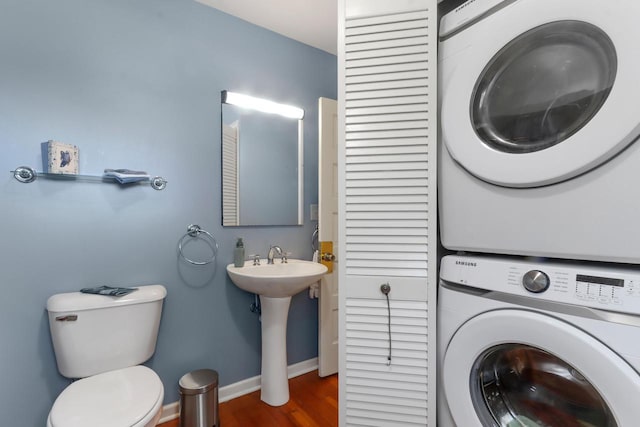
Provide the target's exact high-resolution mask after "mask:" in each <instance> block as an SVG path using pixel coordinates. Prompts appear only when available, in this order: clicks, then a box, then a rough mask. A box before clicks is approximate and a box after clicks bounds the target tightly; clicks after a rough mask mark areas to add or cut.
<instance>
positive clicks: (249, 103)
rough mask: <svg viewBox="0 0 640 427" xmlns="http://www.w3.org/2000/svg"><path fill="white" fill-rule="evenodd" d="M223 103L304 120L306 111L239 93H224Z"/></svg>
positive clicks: (225, 91)
mask: <svg viewBox="0 0 640 427" xmlns="http://www.w3.org/2000/svg"><path fill="white" fill-rule="evenodd" d="M222 102H224V103H225V104H232V105H237V106H238V107H243V108H250V109H252V110H257V111H262V112H263V113H270V114H279V115H281V116H284V117H289V118H292V119H298V120H302V118H303V117H304V110H303V109H302V108H298V107H294V106H293V105H286V104H279V103H277V102H273V101H269V100H268V99H263V98H256V97H254V96H249V95H244V94H241V93H237V92H229V91H228V90H224V91H222Z"/></svg>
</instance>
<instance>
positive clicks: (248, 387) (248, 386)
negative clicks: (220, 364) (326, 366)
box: [159, 357, 318, 424]
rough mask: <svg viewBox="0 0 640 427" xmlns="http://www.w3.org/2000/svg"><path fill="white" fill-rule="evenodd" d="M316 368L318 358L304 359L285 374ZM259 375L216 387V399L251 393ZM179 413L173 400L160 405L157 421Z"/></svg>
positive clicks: (225, 399) (257, 387)
mask: <svg viewBox="0 0 640 427" xmlns="http://www.w3.org/2000/svg"><path fill="white" fill-rule="evenodd" d="M316 369H318V358H317V357H314V358H313V359H309V360H304V361H302V362H299V363H294V364H293V365H289V366H288V367H287V376H288V377H289V378H295V377H297V376H300V375H304V374H306V373H308V372H311V371H314V370H316ZM260 378H261V377H260V375H256V376H255V377H251V378H247V379H246V380H242V381H238V382H237V383H233V384H229V385H226V386H224V387H220V388H219V389H218V400H219V401H220V403H222V402H226V401H228V400H231V399H235V398H236V397H240V396H244V395H245V394H249V393H252V392H254V391H256V390H260ZM179 415H180V402H173V403H169V404H166V405H164V406H163V407H162V418H160V421H159V423H160V424H162V423H166V422H167V421H171V420H175V419H176V418H178V416H179Z"/></svg>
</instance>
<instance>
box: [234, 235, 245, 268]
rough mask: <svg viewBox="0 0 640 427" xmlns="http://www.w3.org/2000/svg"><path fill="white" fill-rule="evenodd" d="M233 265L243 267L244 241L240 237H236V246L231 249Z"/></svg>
mask: <svg viewBox="0 0 640 427" xmlns="http://www.w3.org/2000/svg"><path fill="white" fill-rule="evenodd" d="M233 265H234V266H235V267H244V243H243V242H242V237H238V241H237V242H236V247H235V249H234V250H233Z"/></svg>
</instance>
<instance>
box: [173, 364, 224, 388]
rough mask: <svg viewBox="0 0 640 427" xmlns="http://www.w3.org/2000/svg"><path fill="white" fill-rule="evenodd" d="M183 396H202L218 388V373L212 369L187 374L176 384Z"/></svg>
mask: <svg viewBox="0 0 640 427" xmlns="http://www.w3.org/2000/svg"><path fill="white" fill-rule="evenodd" d="M178 384H179V385H180V392H181V393H183V394H202V393H206V392H208V391H209V390H211V389H213V388H214V387H217V386H218V373H217V372H216V371H214V370H212V369H198V370H197V371H192V372H189V373H188V374H185V375H183V376H182V378H180V381H179V382H178Z"/></svg>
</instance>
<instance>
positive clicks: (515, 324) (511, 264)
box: [438, 255, 640, 427]
mask: <svg viewBox="0 0 640 427" xmlns="http://www.w3.org/2000/svg"><path fill="white" fill-rule="evenodd" d="M440 279H441V280H440V287H439V296H438V297H439V299H438V365H439V380H440V381H439V384H438V393H439V398H438V418H439V422H438V426H439V427H453V426H457V427H494V426H500V427H516V426H519V427H533V426H537V427H634V426H637V425H639V423H640V421H639V417H640V410H639V409H638V399H637V396H640V373H639V371H640V269H632V268H631V267H629V266H627V268H626V269H621V268H620V267H619V266H618V265H616V266H615V267H609V266H607V267H606V268H605V267H603V266H601V265H598V266H594V265H591V264H588V263H559V262H549V261H545V260H541V259H534V260H529V259H524V258H515V257H489V256H485V257H481V256H460V255H449V256H445V257H444V258H443V259H442V262H441V268H440Z"/></svg>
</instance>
